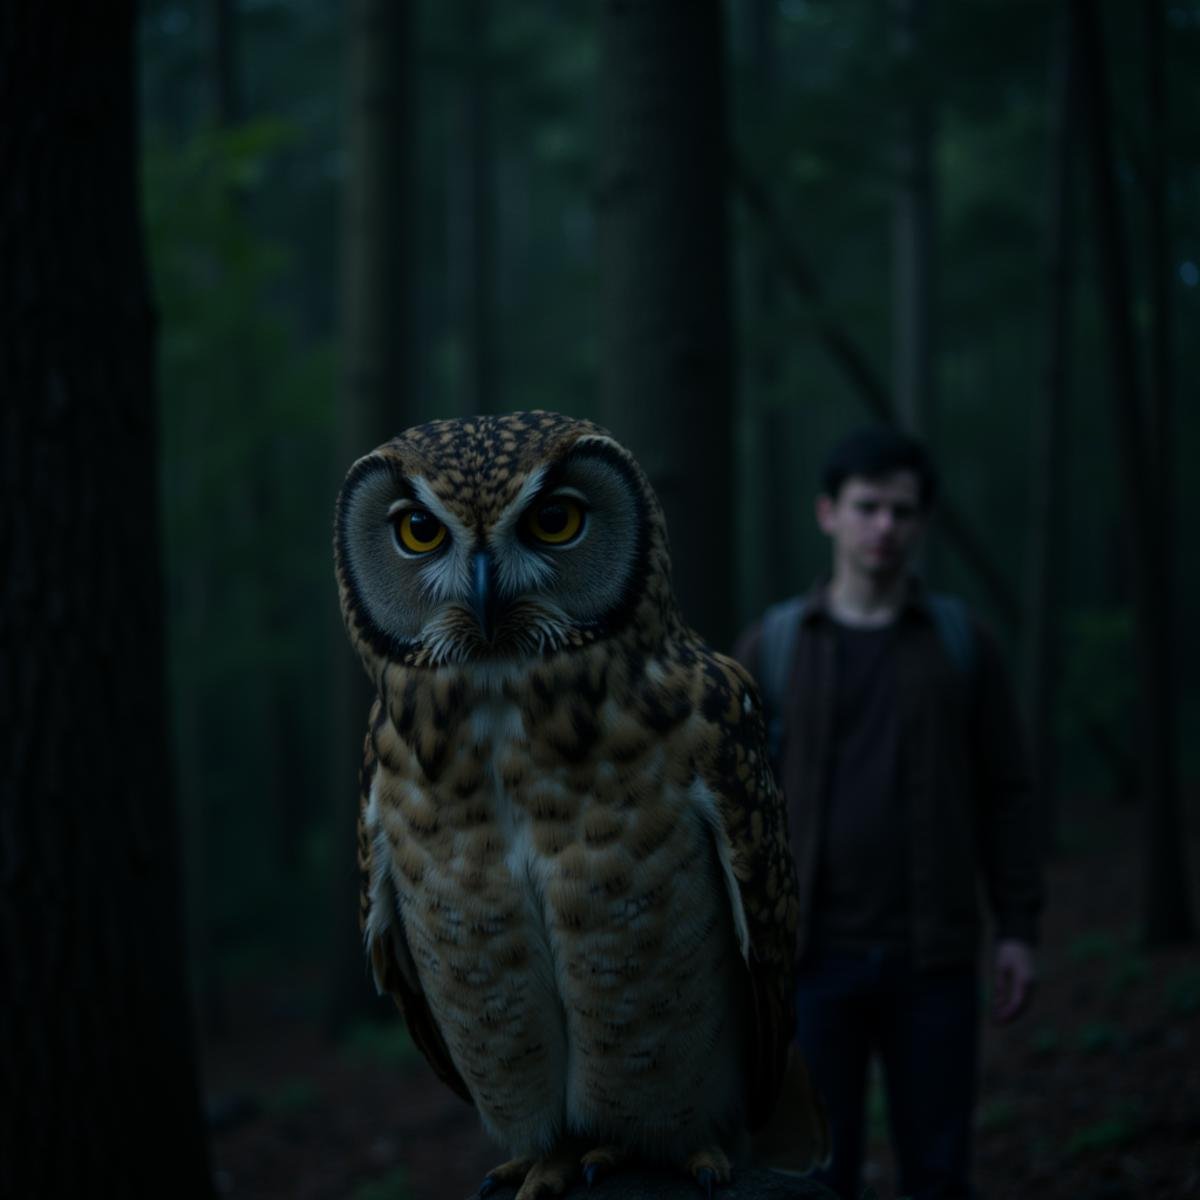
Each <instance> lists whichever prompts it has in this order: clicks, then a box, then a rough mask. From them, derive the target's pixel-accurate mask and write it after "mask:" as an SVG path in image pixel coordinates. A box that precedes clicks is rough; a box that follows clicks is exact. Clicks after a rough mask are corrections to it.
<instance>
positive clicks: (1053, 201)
mask: <svg viewBox="0 0 1200 1200" xmlns="http://www.w3.org/2000/svg"><path fill="white" fill-rule="evenodd" d="M1066 17H1067V14H1066V8H1065V6H1064V7H1063V9H1062V12H1061V20H1060V22H1059V28H1058V29H1057V31H1056V36H1055V40H1054V47H1053V50H1052V57H1051V64H1050V104H1051V115H1050V146H1049V154H1048V162H1049V172H1048V174H1047V178H1048V179H1049V182H1050V190H1049V197H1048V201H1049V202H1048V205H1047V221H1046V250H1045V255H1046V283H1047V288H1046V294H1047V296H1048V305H1047V314H1046V315H1047V321H1046V359H1045V365H1044V368H1043V374H1042V388H1043V394H1042V403H1041V405H1040V406H1039V408H1038V411H1037V425H1036V429H1035V433H1034V471H1033V491H1032V496H1033V503H1032V511H1031V514H1030V522H1029V527H1030V531H1031V539H1032V546H1031V552H1030V559H1029V561H1030V579H1029V635H1028V643H1027V644H1028V649H1029V669H1028V687H1029V705H1028V708H1029V722H1030V731H1031V734H1032V749H1033V763H1034V778H1035V780H1036V786H1037V789H1038V792H1039V796H1040V804H1039V808H1040V811H1041V813H1042V818H1043V825H1042V830H1043V837H1044V844H1045V849H1046V850H1047V851H1053V850H1055V849H1056V848H1057V847H1058V845H1059V844H1060V842H1061V831H1060V829H1059V805H1058V754H1057V745H1058V743H1057V738H1056V737H1055V713H1056V711H1057V700H1058V683H1059V673H1060V659H1061V653H1060V651H1061V642H1062V629H1061V620H1060V607H1061V582H1062V581H1061V579H1060V572H1059V562H1060V558H1061V547H1062V538H1063V535H1064V531H1065V530H1066V528H1067V520H1066V518H1067V514H1066V512H1065V511H1064V509H1063V505H1064V504H1065V502H1066V499H1067V490H1066V488H1064V487H1063V486H1062V485H1063V482H1064V476H1065V472H1066V466H1067V463H1066V443H1065V440H1064V437H1063V432H1064V428H1065V422H1066V409H1067V397H1068V389H1069V369H1070V361H1071V311H1072V284H1073V279H1074V269H1075V259H1074V239H1073V237H1072V231H1073V230H1074V227H1075V220H1074V213H1073V204H1072V187H1071V176H1072V170H1071V166H1072V157H1073V149H1074V140H1075V127H1076V121H1075V103H1074V92H1075V87H1074V75H1075V69H1074V65H1073V61H1072V59H1073V55H1072V53H1071V38H1070V36H1069V30H1068V25H1067V19H1066Z"/></svg>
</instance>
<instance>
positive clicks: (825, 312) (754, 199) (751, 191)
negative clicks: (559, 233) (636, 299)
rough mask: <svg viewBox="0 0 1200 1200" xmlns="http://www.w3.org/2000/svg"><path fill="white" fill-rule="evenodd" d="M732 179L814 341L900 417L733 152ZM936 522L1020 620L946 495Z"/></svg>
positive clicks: (863, 391)
mask: <svg viewBox="0 0 1200 1200" xmlns="http://www.w3.org/2000/svg"><path fill="white" fill-rule="evenodd" d="M732 169H733V179H734V184H735V186H736V187H737V190H738V192H739V193H740V194H741V197H742V200H743V201H744V203H745V205H746V207H747V208H748V209H749V210H750V212H751V213H752V214H753V215H754V217H755V219H756V220H757V221H758V223H759V225H760V226H761V227H762V229H763V231H764V232H765V233H767V234H769V235H770V237H771V239H772V241H773V243H774V246H775V249H776V261H777V262H778V264H779V268H780V270H781V271H782V272H783V274H784V275H785V276H786V278H787V279H788V281H789V282H790V283H791V284H792V286H793V288H795V290H796V291H797V292H798V293H799V294H800V295H801V296H802V297H803V298H804V300H805V301H806V303H807V305H808V307H809V310H810V314H811V316H812V320H813V328H814V330H815V332H816V337H817V341H819V342H820V343H821V345H822V346H824V347H825V350H826V351H827V352H828V354H829V356H830V357H831V358H832V359H833V361H834V362H835V363H836V364H837V366H838V368H839V369H840V370H841V372H842V374H843V375H844V376H845V377H846V378H847V379H848V380H849V381H850V383H851V384H852V385H853V387H854V390H855V391H856V392H857V393H858V395H859V396H860V397H861V399H862V400H863V402H864V403H865V404H866V406H867V407H868V408H869V409H870V410H871V412H872V413H873V414H874V415H875V416H876V417H877V418H878V419H879V420H880V421H883V422H884V423H885V424H888V425H898V424H899V423H900V421H899V417H898V415H897V413H896V405H895V402H894V401H893V399H892V395H891V393H890V392H889V391H888V389H887V387H886V386H885V384H884V383H883V381H882V380H881V379H880V378H879V376H878V375H877V374H876V373H875V370H874V368H873V367H872V366H871V363H870V361H869V359H868V358H867V356H866V354H865V353H864V351H863V350H862V349H861V347H859V345H858V344H857V343H856V342H855V341H854V339H853V338H852V337H851V336H850V335H849V334H848V333H847V332H846V330H845V329H844V327H843V326H842V325H841V324H839V322H838V321H837V319H836V318H835V317H834V316H833V314H832V313H830V311H829V308H828V305H827V304H826V302H825V297H824V295H823V293H822V292H821V287H820V285H819V284H818V283H817V278H816V275H815V274H814V273H813V271H812V268H811V267H809V265H808V262H807V261H806V260H805V258H804V255H803V254H802V253H801V252H800V250H799V248H798V247H797V246H796V244H795V242H793V241H792V239H791V236H790V235H789V233H788V231H787V229H786V228H785V226H784V224H783V222H782V221H781V220H780V218H779V215H778V213H777V212H776V211H775V208H774V205H773V204H772V203H771V199H770V197H769V196H768V195H767V192H766V189H765V188H764V187H763V186H762V184H761V183H760V182H759V181H758V179H757V178H756V177H755V175H754V173H753V172H752V171H751V170H750V169H749V168H748V167H747V166H746V164H745V163H744V162H742V161H741V160H740V159H739V158H738V157H737V156H736V155H735V156H734V157H733V168H732ZM938 512H939V517H938V520H939V523H940V525H941V528H942V532H943V533H944V534H945V536H946V540H947V541H948V542H949V543H950V544H951V545H952V546H953V547H954V549H955V550H956V551H957V553H958V555H959V557H960V558H961V559H962V560H963V562H965V563H966V564H967V566H968V567H970V569H971V570H972V571H974V573H975V575H976V577H977V578H978V579H979V581H980V582H981V583H982V584H983V586H984V588H985V589H986V591H987V593H988V595H989V596H990V598H991V601H992V604H993V606H994V608H995V609H996V611H997V613H998V614H999V616H1000V617H1001V618H1002V619H1003V621H1004V622H1005V624H1006V625H1008V626H1009V628H1010V629H1013V630H1017V629H1019V628H1020V626H1021V605H1020V603H1019V601H1018V600H1017V596H1016V593H1015V592H1014V591H1013V589H1012V588H1011V587H1010V586H1009V584H1008V581H1007V580H1006V579H1005V578H1004V575H1003V573H1002V572H1001V571H1000V570H999V568H998V567H997V566H996V564H995V562H994V561H993V560H992V558H991V556H990V555H989V554H988V552H987V550H986V549H985V548H984V545H983V543H982V542H981V541H980V539H979V538H978V537H976V536H975V533H974V531H973V530H972V529H971V527H970V526H969V525H968V524H967V521H966V518H965V517H964V516H963V515H962V513H961V512H959V511H958V509H957V508H955V507H954V506H953V505H952V504H951V503H949V502H948V501H942V502H941V503H940V504H939V506H938Z"/></svg>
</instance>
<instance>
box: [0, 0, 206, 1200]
mask: <svg viewBox="0 0 1200 1200" xmlns="http://www.w3.org/2000/svg"><path fill="white" fill-rule="evenodd" d="M3 14H4V15H3V16H0V78H3V79H4V80H5V81H6V94H7V96H8V98H9V101H10V103H9V104H8V105H7V106H6V108H5V115H4V129H5V137H4V139H3V141H2V142H0V178H3V180H4V189H3V196H4V201H3V204H2V205H0V264H2V265H0V394H3V396H4V405H3V407H2V408H0V587H2V588H3V596H2V597H0V647H2V648H0V661H3V662H4V665H5V669H4V671H3V672H2V673H0V978H2V979H3V985H2V986H0V1004H2V1006H3V1007H2V1010H0V1029H3V1031H4V1037H5V1039H6V1045H5V1046H4V1050H3V1059H4V1070H3V1072H0V1111H2V1112H3V1113H4V1114H5V1121H6V1125H5V1139H4V1142H5V1144H4V1152H3V1154H0V1194H2V1195H5V1196H70V1195H104V1196H154V1195H163V1194H170V1195H172V1196H187V1197H192V1196H208V1195H210V1194H211V1185H210V1180H209V1170H208V1162H207V1152H206V1149H205V1143H204V1131H203V1125H202V1121H201V1115H200V1106H199V1097H198V1087H197V1071H196V1063H195V1054H194V1050H193V1042H192V1023H191V1016H190V1012H189V1001H188V995H187V987H186V983H185V975H186V972H185V959H184V953H183V940H184V939H183V919H182V911H181V909H182V905H181V894H180V871H179V848H178V845H177V841H178V830H177V827H176V814H175V806H174V799H173V795H172V789H171V783H170V769H169V756H168V751H167V741H168V734H167V719H166V687H165V677H164V661H165V655H164V633H163V579H162V570H161V552H160V528H159V497H158V487H157V484H158V481H157V464H158V425H157V420H156V408H155V400H154V386H153V350H152V342H153V315H152V312H151V309H150V301H149V295H148V290H147V280H146V267H145V259H144V253H143V245H142V231H141V223H140V204H139V194H138V168H137V156H136V146H135V130H136V128H137V120H136V105H135V100H134V96H135V92H134V62H133V44H134V43H133V38H134V6H133V5H132V4H112V5H106V6H104V7H103V8H100V7H97V6H94V5H89V4H67V5H66V6H63V5H58V6H48V5H43V4H36V3H19V4H10V5H8V6H6V7H5V8H4V9H3Z"/></svg>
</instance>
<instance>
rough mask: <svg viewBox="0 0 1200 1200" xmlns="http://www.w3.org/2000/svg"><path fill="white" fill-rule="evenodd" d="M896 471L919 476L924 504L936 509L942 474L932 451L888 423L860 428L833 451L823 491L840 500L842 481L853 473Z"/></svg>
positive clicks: (825, 469)
mask: <svg viewBox="0 0 1200 1200" xmlns="http://www.w3.org/2000/svg"><path fill="white" fill-rule="evenodd" d="M896 471H912V472H913V473H914V474H915V475H916V477H917V485H918V488H919V495H920V501H921V507H922V508H923V509H929V508H932V507H933V502H934V500H936V499H937V492H938V477H937V471H936V470H935V469H934V465H933V461H932V460H931V459H930V457H929V454H928V452H927V451H926V449H925V447H924V446H923V445H921V443H920V442H918V441H917V439H916V438H914V437H910V436H909V435H908V434H907V433H901V432H900V430H898V429H889V428H887V427H886V426H881V427H879V428H874V429H859V430H856V431H855V432H854V433H851V434H849V435H847V436H846V437H844V438H842V440H841V441H840V442H838V443H837V445H836V446H834V447H833V449H832V450H830V452H829V453H828V455H826V457H825V464H824V466H823V467H822V468H821V492H822V494H824V495H826V496H828V497H830V499H832V500H836V499H837V496H838V492H840V491H841V490H842V484H844V483H845V482H846V480H847V479H849V478H850V477H851V476H852V475H857V476H859V477H861V478H863V479H878V478H880V476H883V475H891V474H893V473H894V472H896Z"/></svg>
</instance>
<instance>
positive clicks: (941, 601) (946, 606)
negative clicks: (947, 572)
mask: <svg viewBox="0 0 1200 1200" xmlns="http://www.w3.org/2000/svg"><path fill="white" fill-rule="evenodd" d="M927 600H928V603H929V611H930V613H931V614H932V616H933V624H934V626H935V628H936V629H937V635H938V638H939V640H940V641H941V643H942V648H943V649H944V650H945V651H946V654H947V655H948V656H949V658H950V661H951V663H952V664H953V665H954V669H955V670H956V671H957V672H958V673H959V674H960V675H962V676H963V677H964V678H966V679H968V680H969V679H971V678H972V677H973V676H974V674H975V660H976V657H977V648H976V645H975V628H974V626H973V625H972V624H971V614H970V612H969V610H968V609H967V606H966V605H965V604H964V603H963V602H962V600H961V599H960V598H959V597H958V596H948V595H946V594H945V593H944V592H930V593H929V595H928V597H927Z"/></svg>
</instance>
